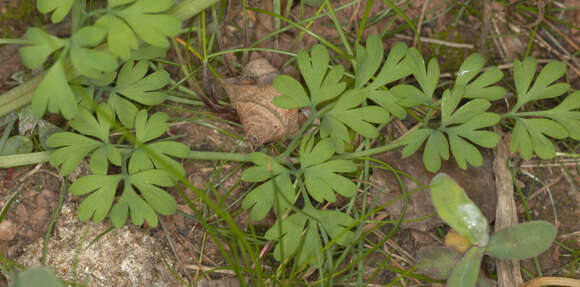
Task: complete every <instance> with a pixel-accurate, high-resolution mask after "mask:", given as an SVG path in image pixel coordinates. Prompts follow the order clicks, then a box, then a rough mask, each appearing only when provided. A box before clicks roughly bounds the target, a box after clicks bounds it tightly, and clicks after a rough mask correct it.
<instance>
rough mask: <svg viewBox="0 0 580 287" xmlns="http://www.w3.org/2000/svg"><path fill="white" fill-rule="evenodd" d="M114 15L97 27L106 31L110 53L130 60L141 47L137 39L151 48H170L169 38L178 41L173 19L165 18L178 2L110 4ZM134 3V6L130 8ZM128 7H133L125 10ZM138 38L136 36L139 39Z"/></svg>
mask: <svg viewBox="0 0 580 287" xmlns="http://www.w3.org/2000/svg"><path fill="white" fill-rule="evenodd" d="M108 2H109V5H108V6H109V9H111V12H110V13H108V14H106V15H105V16H103V17H101V18H99V19H98V20H97V22H96V23H95V24H96V25H97V26H101V27H103V28H105V29H106V30H107V44H108V46H109V50H110V51H111V52H113V53H114V54H115V55H118V56H119V57H121V58H123V59H128V58H129V56H130V55H131V50H136V49H137V47H138V41H137V36H139V38H141V39H143V41H145V42H146V43H148V44H151V45H154V46H157V47H168V46H169V41H168V40H167V37H175V36H177V34H178V33H179V29H180V28H181V23H180V21H179V20H178V19H177V18H175V17H174V16H171V15H168V14H164V13H163V12H165V11H167V10H168V9H169V8H170V7H171V6H172V5H173V4H174V2H175V0H136V1H134V0H132V1H127V0H123V1H119V0H109V1H108ZM130 3H131V4H130ZM125 4H130V5H129V6H128V7H125V6H124V5H125ZM135 34H136V35H137V36H136V35H135Z"/></svg>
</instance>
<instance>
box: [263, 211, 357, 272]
mask: <svg viewBox="0 0 580 287" xmlns="http://www.w3.org/2000/svg"><path fill="white" fill-rule="evenodd" d="M353 222H354V220H353V219H352V217H350V216H348V215H347V214H344V213H341V212H338V211H333V210H318V209H314V208H313V207H308V206H307V207H305V208H304V209H303V210H302V211H301V212H298V213H294V214H292V215H290V216H288V217H286V218H283V219H279V220H278V221H277V222H276V224H274V225H273V226H272V227H271V228H270V229H269V230H268V231H267V232H266V234H265V237H266V239H269V240H278V241H279V242H278V243H277V244H276V247H275V248H274V258H275V259H276V260H278V261H281V260H282V259H288V258H290V257H291V256H293V255H294V254H296V253H298V254H297V261H298V264H299V265H303V264H306V263H308V262H309V263H310V265H311V266H314V265H316V263H317V262H319V261H320V260H323V259H322V258H323V254H322V248H323V245H322V241H321V239H320V238H321V232H325V233H326V234H327V235H328V237H330V238H332V239H334V240H335V242H336V243H337V244H339V245H342V246H346V245H348V244H350V243H351V242H352V239H353V237H354V233H353V232H352V231H350V230H348V227H349V226H350V225H352V223H353ZM280 231H281V232H280ZM280 241H281V242H282V243H280ZM317 258H318V260H317Z"/></svg>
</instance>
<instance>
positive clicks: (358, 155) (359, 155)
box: [333, 140, 405, 159]
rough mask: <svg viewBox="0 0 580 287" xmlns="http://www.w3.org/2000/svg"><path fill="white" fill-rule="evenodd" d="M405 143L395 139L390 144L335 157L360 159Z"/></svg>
mask: <svg viewBox="0 0 580 287" xmlns="http://www.w3.org/2000/svg"><path fill="white" fill-rule="evenodd" d="M403 145H405V142H403V141H402V140H396V141H394V142H392V143H390V144H387V145H383V146H379V147H375V148H371V149H367V150H363V151H359V152H353V153H348V154H341V155H338V156H335V157H334V158H333V159H358V158H363V157H369V156H372V155H375V154H379V153H384V152H388V151H391V150H394V149H397V148H399V147H401V146H403Z"/></svg>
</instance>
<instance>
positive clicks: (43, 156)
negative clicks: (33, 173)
mask: <svg viewBox="0 0 580 287" xmlns="http://www.w3.org/2000/svg"><path fill="white" fill-rule="evenodd" d="M51 154H52V151H43V152H32V153H21V154H12V155H5V156H0V168H10V167H15V166H23V165H31V164H38V163H42V162H47V161H48V160H49V159H50V155H51Z"/></svg>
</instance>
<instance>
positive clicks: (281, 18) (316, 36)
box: [246, 7, 352, 60]
mask: <svg viewBox="0 0 580 287" xmlns="http://www.w3.org/2000/svg"><path fill="white" fill-rule="evenodd" d="M246 9H248V10H252V11H254V12H257V13H263V14H267V15H270V16H273V17H276V18H280V20H283V21H284V22H286V23H288V24H290V25H291V26H292V27H295V28H298V29H299V30H301V31H304V32H305V33H306V34H308V35H310V36H312V37H314V38H315V39H317V40H318V41H320V43H322V44H324V45H326V46H327V47H328V48H330V49H331V50H333V51H335V52H336V53H337V54H339V55H340V56H341V57H343V58H345V59H349V60H350V59H351V58H352V56H350V55H348V54H347V53H345V52H344V51H342V50H341V49H340V48H338V47H337V46H336V45H334V44H332V43H331V42H330V41H328V40H326V39H324V38H323V37H322V36H320V35H318V34H316V33H314V32H312V31H310V30H308V29H306V28H304V27H303V26H302V25H300V24H298V23H296V22H294V21H292V20H290V19H288V18H286V17H284V16H282V15H278V14H275V13H273V12H270V11H267V10H264V9H260V8H253V7H246Z"/></svg>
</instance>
